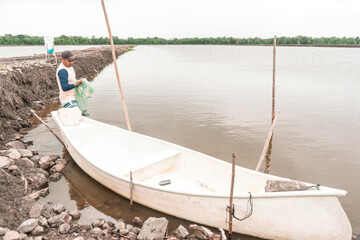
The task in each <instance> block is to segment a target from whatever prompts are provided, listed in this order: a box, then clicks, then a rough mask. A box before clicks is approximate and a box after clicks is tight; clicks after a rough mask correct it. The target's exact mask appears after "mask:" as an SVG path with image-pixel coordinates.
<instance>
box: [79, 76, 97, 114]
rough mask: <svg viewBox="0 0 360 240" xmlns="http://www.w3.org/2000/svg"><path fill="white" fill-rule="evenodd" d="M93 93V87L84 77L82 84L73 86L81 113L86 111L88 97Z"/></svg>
mask: <svg viewBox="0 0 360 240" xmlns="http://www.w3.org/2000/svg"><path fill="white" fill-rule="evenodd" d="M93 94H94V88H93V86H92V85H91V84H90V83H89V81H88V80H86V79H85V78H83V79H82V84H80V85H79V86H77V87H76V88H75V96H76V101H77V104H78V107H79V108H80V110H81V111H82V112H83V113H87V112H88V98H91V97H92V95H93Z"/></svg>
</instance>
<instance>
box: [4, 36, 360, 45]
mask: <svg viewBox="0 0 360 240" xmlns="http://www.w3.org/2000/svg"><path fill="white" fill-rule="evenodd" d="M54 39H55V45H105V44H109V38H104V37H100V38H96V37H94V36H93V37H91V38H88V37H79V36H64V35H61V36H60V37H55V38H54ZM113 40H114V43H115V44H132V45H148V44H149V45H150V44H154V45H164V44H177V45H189V44H199V45H200V44H201V45H210V44H213V45H215V44H219V45H271V44H272V43H273V38H265V39H263V38H233V37H217V38H173V39H164V38H158V37H153V38H127V39H120V38H118V37H116V36H114V37H113ZM276 42H277V45H360V38H359V37H356V38H353V37H350V38H347V37H343V38H338V37H321V38H312V37H306V36H297V37H278V38H277V40H276ZM43 44H44V39H43V37H38V36H28V35H23V34H20V35H14V36H13V35H11V34H5V35H4V36H0V45H43Z"/></svg>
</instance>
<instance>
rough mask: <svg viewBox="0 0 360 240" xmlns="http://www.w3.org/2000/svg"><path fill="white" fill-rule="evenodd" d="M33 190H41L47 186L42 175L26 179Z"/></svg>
mask: <svg viewBox="0 0 360 240" xmlns="http://www.w3.org/2000/svg"><path fill="white" fill-rule="evenodd" d="M28 179H29V180H31V182H32V186H33V187H34V188H35V189H41V188H44V187H47V186H48V185H49V182H48V179H47V178H46V176H45V175H44V174H42V173H36V174H33V175H31V176H29V177H28Z"/></svg>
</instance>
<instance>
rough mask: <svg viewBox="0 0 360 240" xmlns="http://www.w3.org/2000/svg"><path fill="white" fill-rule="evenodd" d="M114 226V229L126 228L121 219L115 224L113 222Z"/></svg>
mask: <svg viewBox="0 0 360 240" xmlns="http://www.w3.org/2000/svg"><path fill="white" fill-rule="evenodd" d="M115 228H116V229H119V230H120V229H125V228H126V224H125V223H124V221H123V220H119V221H118V222H117V223H116V224H115Z"/></svg>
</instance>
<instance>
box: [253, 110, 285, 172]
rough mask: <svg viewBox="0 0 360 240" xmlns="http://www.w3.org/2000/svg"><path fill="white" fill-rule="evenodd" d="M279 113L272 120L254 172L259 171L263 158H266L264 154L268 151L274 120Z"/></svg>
mask: <svg viewBox="0 0 360 240" xmlns="http://www.w3.org/2000/svg"><path fill="white" fill-rule="evenodd" d="M279 113H280V112H278V113H277V115H276V116H275V117H274V120H273V122H272V124H271V127H270V130H269V134H268V137H267V139H266V141H265V145H264V148H263V151H262V153H261V156H260V159H259V162H258V164H257V166H256V168H255V171H259V169H260V167H261V164H262V163H263V161H264V158H265V156H266V153H267V151H268V149H269V143H270V140H271V139H272V135H273V133H274V128H275V124H276V119H277V117H278V115H279Z"/></svg>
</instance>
